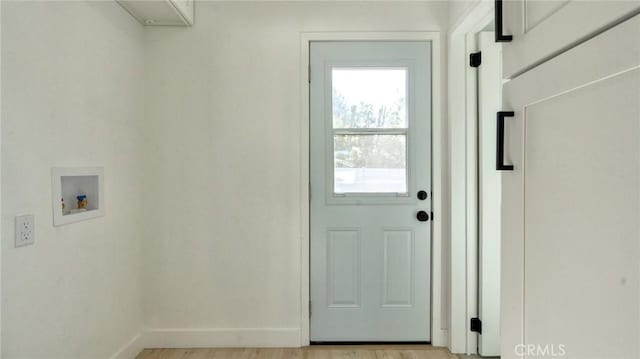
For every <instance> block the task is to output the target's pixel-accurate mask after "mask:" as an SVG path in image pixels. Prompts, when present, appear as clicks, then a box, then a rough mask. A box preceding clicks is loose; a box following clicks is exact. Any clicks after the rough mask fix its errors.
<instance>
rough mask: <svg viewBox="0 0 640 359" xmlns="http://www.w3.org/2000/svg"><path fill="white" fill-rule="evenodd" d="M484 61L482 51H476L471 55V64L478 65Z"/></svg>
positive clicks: (472, 65)
mask: <svg viewBox="0 0 640 359" xmlns="http://www.w3.org/2000/svg"><path fill="white" fill-rule="evenodd" d="M481 63H482V52H480V51H478V52H474V53H472V54H470V55H469V66H471V67H478V66H480V64H481Z"/></svg>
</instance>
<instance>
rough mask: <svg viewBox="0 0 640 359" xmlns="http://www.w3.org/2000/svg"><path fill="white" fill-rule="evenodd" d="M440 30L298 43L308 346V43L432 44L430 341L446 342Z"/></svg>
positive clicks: (329, 35)
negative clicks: (377, 42) (398, 42)
mask: <svg viewBox="0 0 640 359" xmlns="http://www.w3.org/2000/svg"><path fill="white" fill-rule="evenodd" d="M440 37H441V34H440V32H437V31H435V32H305V33H302V34H301V44H300V93H301V106H300V108H301V114H300V118H301V122H300V148H301V151H300V223H301V226H300V228H301V231H300V345H301V346H306V345H309V310H310V308H309V296H310V287H309V286H310V281H309V275H310V272H309V263H310V258H309V255H310V253H309V240H310V235H309V230H310V227H309V225H310V221H309V214H310V210H309V193H310V192H309V167H310V161H309V153H310V152H309V151H310V150H309V135H310V132H309V121H310V116H309V90H310V89H309V47H310V43H311V42H314V41H429V42H431V56H432V59H431V64H432V70H431V71H432V91H431V93H432V113H431V118H432V129H431V133H432V135H431V136H432V139H431V143H432V151H431V152H432V164H431V167H432V168H431V173H432V179H431V183H432V191H433V197H432V208H433V213H434V216H433V218H432V224H431V226H432V233H431V238H432V241H431V253H432V258H431V286H432V288H431V343H432V344H433V345H434V346H446V345H447V343H448V333H447V329H446V328H443V327H445V325H443V317H444V316H443V315H442V314H443V313H442V308H443V301H442V299H443V297H444V296H443V294H445V293H446V292H445V290H446V288H447V287H448V286H447V285H446V283H443V278H444V276H443V272H442V269H443V263H442V259H443V258H444V253H443V252H442V249H443V241H442V238H443V236H442V233H443V218H446V216H447V214H446V213H444V211H443V203H444V201H443V198H447V197H446V196H448V194H446V193H443V183H444V182H445V181H447V178H448V177H447V176H446V175H447V172H448V171H446V164H445V162H444V159H445V155H444V154H445V153H446V152H445V147H444V146H445V144H446V143H447V141H446V137H445V136H446V133H445V132H444V130H443V123H442V116H441V108H442V91H443V89H442V82H441V72H442V68H441V66H440V63H441V52H440Z"/></svg>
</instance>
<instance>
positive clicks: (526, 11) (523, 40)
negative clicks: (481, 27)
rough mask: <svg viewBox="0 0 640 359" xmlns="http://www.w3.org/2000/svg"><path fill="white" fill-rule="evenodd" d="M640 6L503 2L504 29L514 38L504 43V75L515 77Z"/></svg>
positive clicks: (529, 0)
mask: <svg viewBox="0 0 640 359" xmlns="http://www.w3.org/2000/svg"><path fill="white" fill-rule="evenodd" d="M496 6H500V5H499V4H496ZM639 9H640V1H636V0H633V1H628V0H627V1H602V0H601V1H569V0H554V1H541V0H508V1H504V2H502V10H503V26H504V31H503V32H504V34H506V35H512V36H513V40H512V41H511V42H506V43H505V44H504V50H503V51H504V69H503V75H504V77H505V78H513V77H515V76H516V75H518V74H520V73H522V72H524V71H526V70H528V69H529V68H531V67H532V66H535V65H537V64H539V63H541V62H543V61H545V60H547V59H549V58H551V57H553V56H555V55H556V54H558V53H560V52H562V51H564V50H565V49H567V48H569V47H571V46H573V45H574V44H576V43H578V42H580V41H583V40H584V39H585V38H588V37H589V36H592V35H593V34H595V33H597V32H598V31H601V30H602V29H603V28H606V27H607V26H609V25H611V24H612V23H615V22H616V21H619V20H620V19H623V18H624V17H625V16H629V15H630V14H633V12H634V11H637V10H639ZM636 34H638V31H637V30H636Z"/></svg>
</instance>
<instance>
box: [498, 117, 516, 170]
mask: <svg viewBox="0 0 640 359" xmlns="http://www.w3.org/2000/svg"><path fill="white" fill-rule="evenodd" d="M514 115H515V114H514V113H513V111H500V112H498V114H497V116H496V119H497V122H498V126H497V128H498V133H497V136H496V170H498V171H513V165H505V164H504V118H505V117H513V116H514Z"/></svg>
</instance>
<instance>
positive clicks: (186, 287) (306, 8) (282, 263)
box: [143, 1, 449, 345]
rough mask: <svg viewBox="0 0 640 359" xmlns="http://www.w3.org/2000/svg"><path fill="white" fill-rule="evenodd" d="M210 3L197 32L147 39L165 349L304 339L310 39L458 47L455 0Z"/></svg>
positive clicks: (148, 199)
mask: <svg viewBox="0 0 640 359" xmlns="http://www.w3.org/2000/svg"><path fill="white" fill-rule="evenodd" d="M196 5H197V10H196V25H195V26H194V27H193V28H153V29H147V30H146V32H145V46H146V47H145V54H146V57H147V60H146V77H145V105H146V121H147V133H146V138H147V139H148V140H149V142H150V143H151V146H149V147H148V148H147V151H148V153H147V155H146V158H147V161H146V170H147V175H148V180H147V181H145V186H144V190H145V200H144V204H145V207H146V208H149V209H150V210H149V211H145V215H146V219H145V222H144V223H146V226H145V236H144V244H143V248H144V252H145V261H144V271H143V278H144V280H143V283H144V293H145V301H144V304H145V305H144V308H145V323H146V325H147V326H148V327H149V328H150V330H151V331H152V332H154V335H152V337H155V338H158V342H161V343H167V342H172V343H173V344H183V345H184V344H185V343H194V342H195V343H207V342H208V343H211V342H212V341H213V342H215V340H217V338H218V339H219V338H223V339H219V341H218V343H222V344H224V343H225V342H226V341H228V340H235V341H234V343H236V342H240V343H245V342H251V340H255V338H254V337H252V335H254V334H255V335H256V336H261V335H265V334H266V333H271V334H273V335H275V336H277V338H276V339H275V340H273V341H272V343H274V344H278V343H279V344H281V345H282V344H290V345H298V344H299V339H298V337H297V331H299V329H300V313H301V308H300V290H301V288H300V286H301V285H300V280H301V278H300V273H301V268H300V235H301V234H300V232H301V222H302V218H301V214H300V202H301V200H302V199H301V194H300V193H301V189H300V176H301V162H302V161H303V159H302V157H301V156H302V154H301V145H300V128H301V121H302V117H301V96H303V94H302V92H301V91H302V89H301V86H300V82H301V78H300V76H301V71H300V49H301V48H300V46H301V45H300V43H301V32H306V31H442V32H443V39H444V38H445V35H446V32H447V22H448V16H449V14H448V4H447V3H445V2H324V3H320V2H202V1H201V2H198V3H197V4H196ZM442 48H443V49H445V48H446V45H445V44H444V43H443V44H442ZM442 63H443V64H444V63H446V61H444V60H443V61H442ZM445 73H446V72H444V69H443V75H444V74H445ZM443 77H444V76H443ZM442 95H443V97H444V92H442ZM443 102H444V99H443ZM443 107H444V106H443ZM444 130H445V131H446V128H445V129H444ZM445 146H446V145H445ZM445 156H446V154H445ZM442 175H443V176H446V173H444V174H442ZM447 181H448V179H447ZM443 215H444V214H443ZM242 336H245V337H244V338H243V337H242ZM207 338H208V339H207ZM229 338H231V339H229ZM243 339H244V340H245V341H243ZM172 340H173V341H172Z"/></svg>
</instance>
